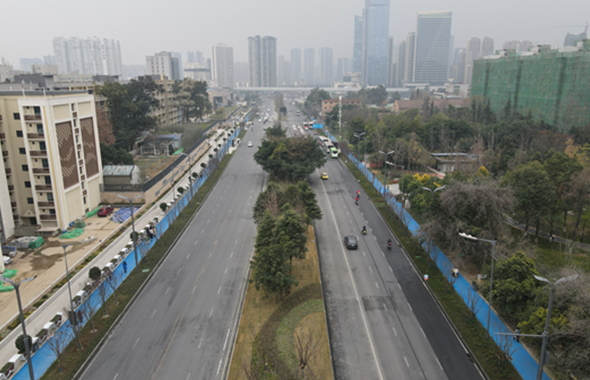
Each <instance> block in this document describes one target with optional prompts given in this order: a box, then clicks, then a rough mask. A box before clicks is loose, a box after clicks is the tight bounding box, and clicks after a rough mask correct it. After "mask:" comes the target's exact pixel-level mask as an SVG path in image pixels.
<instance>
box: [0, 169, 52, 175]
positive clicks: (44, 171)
mask: <svg viewBox="0 0 590 380" xmlns="http://www.w3.org/2000/svg"><path fill="white" fill-rule="evenodd" d="M33 173H34V174H49V168H33ZM7 174H8V173H7Z"/></svg>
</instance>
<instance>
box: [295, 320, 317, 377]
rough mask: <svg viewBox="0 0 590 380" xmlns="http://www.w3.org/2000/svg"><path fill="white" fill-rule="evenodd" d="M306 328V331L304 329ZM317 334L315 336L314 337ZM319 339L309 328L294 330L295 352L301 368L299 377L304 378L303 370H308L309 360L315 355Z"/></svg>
mask: <svg viewBox="0 0 590 380" xmlns="http://www.w3.org/2000/svg"><path fill="white" fill-rule="evenodd" d="M306 330H307V331H306ZM316 336H317V338H316ZM320 342H321V339H320V337H319V335H316V334H312V332H311V330H309V329H303V328H301V329H296V330H295V354H296V355H297V362H298V363H299V369H300V370H301V377H302V378H305V377H306V376H305V370H306V369H307V370H308V371H309V368H308V367H309V364H310V362H311V360H312V359H313V358H314V357H316V356H317V354H318V351H319V348H320Z"/></svg>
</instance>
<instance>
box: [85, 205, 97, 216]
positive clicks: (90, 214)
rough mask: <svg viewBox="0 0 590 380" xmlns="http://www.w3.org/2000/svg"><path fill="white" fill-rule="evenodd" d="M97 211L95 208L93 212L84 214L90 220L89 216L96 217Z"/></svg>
mask: <svg viewBox="0 0 590 380" xmlns="http://www.w3.org/2000/svg"><path fill="white" fill-rule="evenodd" d="M98 210H100V207H97V208H95V209H94V210H92V211H89V212H87V213H86V217H88V218H90V217H91V216H94V215H96V213H97V212H98Z"/></svg>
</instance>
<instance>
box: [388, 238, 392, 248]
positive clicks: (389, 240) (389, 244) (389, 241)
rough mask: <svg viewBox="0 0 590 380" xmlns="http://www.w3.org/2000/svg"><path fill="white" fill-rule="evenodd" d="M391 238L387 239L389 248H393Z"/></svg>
mask: <svg viewBox="0 0 590 380" xmlns="http://www.w3.org/2000/svg"><path fill="white" fill-rule="evenodd" d="M391 243H392V241H391V239H387V249H391Z"/></svg>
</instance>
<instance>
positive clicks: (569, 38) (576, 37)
mask: <svg viewBox="0 0 590 380" xmlns="http://www.w3.org/2000/svg"><path fill="white" fill-rule="evenodd" d="M587 32H588V25H586V29H585V30H584V31H583V32H582V33H580V34H571V33H568V34H566V35H565V40H564V41H563V46H576V44H577V43H578V42H580V41H583V40H586V39H588V33H587Z"/></svg>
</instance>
